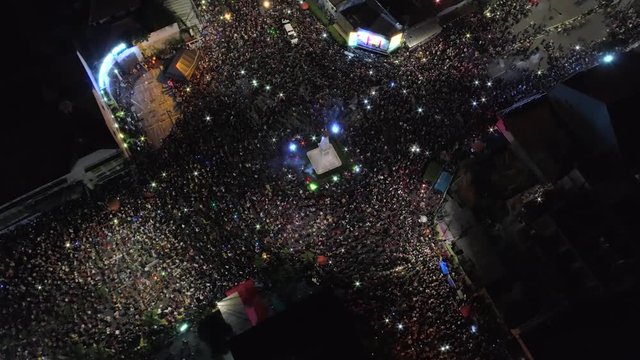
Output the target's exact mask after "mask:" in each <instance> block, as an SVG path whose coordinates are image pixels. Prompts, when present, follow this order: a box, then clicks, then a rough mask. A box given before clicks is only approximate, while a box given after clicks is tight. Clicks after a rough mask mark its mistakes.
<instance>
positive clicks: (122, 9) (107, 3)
mask: <svg viewBox="0 0 640 360" xmlns="http://www.w3.org/2000/svg"><path fill="white" fill-rule="evenodd" d="M141 3H142V1H141V0H92V1H91V11H90V13H89V23H90V24H94V23H99V22H103V21H105V20H107V19H109V18H110V17H112V16H117V15H120V14H125V13H127V12H129V11H132V10H135V9H137V8H139V7H140V4H141Z"/></svg>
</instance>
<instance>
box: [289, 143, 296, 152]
mask: <svg viewBox="0 0 640 360" xmlns="http://www.w3.org/2000/svg"><path fill="white" fill-rule="evenodd" d="M296 150H298V145H296V144H295V143H291V144H289V151H291V152H294V151H296Z"/></svg>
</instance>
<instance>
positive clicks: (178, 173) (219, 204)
mask: <svg viewBox="0 0 640 360" xmlns="http://www.w3.org/2000/svg"><path fill="white" fill-rule="evenodd" d="M297 5H298V2H297V1H293V0H291V1H287V2H286V5H285V4H281V3H275V2H274V4H273V7H272V8H270V9H268V10H260V8H259V6H258V4H257V2H256V1H253V0H237V1H228V2H224V4H223V5H220V4H218V3H217V2H216V3H214V2H212V3H208V4H207V5H206V6H205V7H203V8H202V15H203V17H204V19H203V21H204V23H205V24H206V25H205V28H204V36H203V37H202V38H201V39H200V41H197V42H195V43H193V44H191V45H190V46H193V47H197V48H198V49H199V51H201V54H202V61H201V63H200V65H199V68H198V69H197V71H196V73H195V75H194V78H193V79H192V80H191V81H190V82H188V83H184V84H181V83H176V84H175V86H174V88H173V91H174V94H175V96H176V99H177V102H178V104H179V108H180V112H181V114H182V117H181V119H180V120H179V121H178V123H177V124H176V126H175V128H174V129H173V131H172V133H171V135H170V136H169V137H168V138H167V139H166V140H165V142H164V144H163V146H162V147H161V148H160V149H159V150H157V151H156V152H153V153H149V154H141V155H140V156H141V158H143V159H144V161H141V160H140V159H138V160H136V174H137V175H136V176H135V177H133V178H131V179H127V180H126V181H120V182H116V183H113V184H110V185H108V189H107V193H108V194H109V196H108V198H109V199H116V198H117V199H118V201H117V203H118V206H115V205H114V206H112V208H108V207H107V206H105V201H96V200H95V199H93V200H91V201H87V200H77V201H74V202H70V203H67V204H65V205H64V206H63V207H62V208H59V209H56V210H55V211H53V212H52V213H49V214H42V215H41V216H40V217H38V218H37V219H36V220H33V221H32V222H30V223H28V224H25V225H24V226H21V227H19V228H16V229H15V230H13V231H12V232H11V233H7V234H3V235H2V236H1V239H0V246H2V257H1V258H0V305H1V306H0V308H1V310H0V311H1V315H2V319H3V320H2V322H1V323H0V339H1V340H0V341H1V343H0V355H2V356H0V358H7V359H33V358H37V357H38V356H42V357H46V358H48V359H51V358H56V357H57V356H61V355H67V356H69V357H74V356H77V354H79V353H82V351H83V350H82V349H96V348H99V349H102V350H103V351H106V352H107V353H108V354H110V355H109V356H112V357H120V358H131V353H132V351H133V349H134V348H136V347H137V346H138V345H139V344H140V339H141V338H144V337H145V336H146V334H147V333H148V332H149V331H150V327H151V325H150V324H154V326H156V327H158V326H159V327H165V328H166V327H169V328H174V327H175V326H176V325H177V324H179V323H180V322H181V321H183V320H184V319H188V318H189V316H190V314H191V313H192V312H193V311H194V309H199V308H202V307H203V306H205V305H210V304H211V303H212V302H213V301H216V300H219V299H221V298H222V297H223V296H224V292H225V291H226V290H228V289H229V288H231V287H233V286H234V285H236V284H238V283H239V282H241V281H243V280H245V279H247V278H254V279H256V280H258V281H259V282H263V283H265V284H267V283H268V279H267V278H266V277H265V274H263V273H262V272H261V270H260V269H261V268H260V267H258V266H256V258H261V257H262V254H263V253H264V254H265V257H266V258H267V259H268V258H269V256H274V257H275V256H278V257H284V258H289V259H292V261H294V260H293V259H296V258H298V257H301V256H303V255H304V254H308V253H311V254H313V255H314V256H316V255H322V256H326V257H327V258H328V259H329V262H328V263H327V264H326V265H324V266H317V267H314V268H313V270H310V273H309V274H305V276H306V278H307V279H311V278H313V279H314V281H317V282H318V283H320V284H321V285H324V286H335V287H340V288H345V289H348V291H347V299H348V303H349V306H350V307H351V309H353V310H354V311H356V312H358V313H361V314H362V315H363V316H364V317H365V318H366V319H367V320H368V321H369V322H370V324H371V327H372V328H373V329H375V331H377V332H379V335H378V337H379V338H380V342H386V343H388V344H389V349H388V351H389V356H390V357H393V358H398V359H425V358H438V357H442V358H456V359H498V358H506V357H507V355H506V352H505V346H504V344H503V342H502V339H501V338H500V337H499V336H495V334H493V333H490V332H488V331H485V329H486V328H489V327H490V325H489V324H490V323H492V322H495V319H491V317H487V318H486V319H485V317H484V316H480V314H479V313H480V311H479V310H478V312H477V313H475V314H472V315H471V316H470V317H465V316H463V314H461V311H460V309H461V307H462V308H463V307H465V306H467V305H469V304H473V305H474V306H476V305H477V306H476V307H477V308H478V309H481V308H482V307H481V306H480V305H478V304H476V300H475V299H477V297H474V296H472V295H473V290H470V288H468V285H465V281H464V278H463V277H462V276H461V274H459V273H458V272H457V271H456V270H455V269H453V268H452V269H451V272H452V277H451V279H447V277H445V276H444V275H443V274H442V271H441V268H440V265H439V262H440V259H441V257H442V256H443V254H445V252H444V251H443V248H442V246H441V244H440V242H439V241H438V240H437V237H436V236H435V231H434V230H433V229H432V228H431V226H432V224H433V219H434V217H435V215H436V212H437V209H438V207H439V205H440V204H441V201H442V197H441V195H438V194H436V193H435V192H434V191H433V190H432V189H430V188H429V186H426V185H424V184H422V183H421V181H420V177H421V175H422V171H423V170H424V166H425V164H426V163H427V162H429V161H430V160H434V159H438V160H440V161H443V162H445V164H446V165H445V166H446V167H447V168H452V167H454V166H455V164H456V161H457V160H459V159H461V158H464V157H465V156H468V154H469V148H470V144H471V143H472V142H474V141H475V140H476V139H477V138H479V137H481V136H483V134H485V133H486V129H487V127H489V126H491V124H492V123H493V121H494V118H495V115H494V112H495V111H496V110H498V109H501V108H504V107H505V106H508V105H510V104H512V103H513V102H515V101H517V100H520V99H522V98H524V97H527V96H530V95H532V94H535V93H537V92H540V91H542V90H544V89H546V88H547V87H548V86H549V85H551V84H553V83H555V82H556V81H557V80H558V79H562V78H563V77H565V76H567V75H568V74H571V73H573V72H575V71H576V70H579V69H581V68H584V67H586V66H590V65H592V64H593V63H594V61H597V56H598V54H599V53H600V51H601V49H600V48H599V47H598V46H599V44H585V45H584V46H583V49H582V50H581V51H574V50H573V49H566V50H562V49H560V50H559V49H558V48H556V47H554V46H553V45H551V44H547V45H546V47H545V54H546V56H547V57H548V59H547V62H548V64H549V67H548V68H546V69H545V70H544V72H542V73H541V72H536V71H531V70H528V69H525V70H522V69H516V68H514V69H512V70H513V71H517V72H519V77H518V80H516V81H510V82H507V81H503V80H500V79H492V78H490V77H489V76H488V75H487V64H489V63H490V62H492V61H493V60H495V59H496V58H498V57H507V56H512V57H521V58H523V59H524V58H527V57H529V56H530V55H531V54H532V51H535V50H531V49H530V47H529V45H530V42H531V41H532V40H531V39H532V38H534V37H535V36H537V34H538V31H540V29H536V28H535V27H532V28H531V29H530V30H528V31H525V32H523V33H521V34H518V35H516V34H511V33H510V31H509V29H510V27H511V26H512V25H513V24H514V23H516V22H518V21H519V20H520V19H521V18H523V17H524V16H526V14H527V11H528V7H527V2H526V1H522V2H521V3H520V2H517V1H506V0H505V1H497V2H495V3H494V5H493V7H492V11H493V12H494V14H493V15H492V16H491V17H488V16H486V15H485V14H482V13H479V14H471V15H466V16H465V17H463V18H460V19H458V20H456V21H453V22H452V23H450V24H448V25H447V26H446V27H445V28H444V30H443V31H442V33H441V34H440V35H438V36H437V37H436V38H434V39H433V40H431V41H430V42H428V43H427V44H425V45H422V46H421V47H420V48H419V49H414V50H411V51H408V50H401V51H399V52H398V53H397V54H394V55H393V56H390V57H381V56H376V55H372V54H369V53H364V52H360V51H357V50H349V51H348V52H345V49H344V48H341V47H339V46H338V45H337V44H336V43H335V42H334V41H333V40H332V39H331V38H330V36H327V33H326V30H325V28H324V27H322V26H321V24H319V23H318V21H317V20H316V19H315V18H313V17H312V16H311V14H309V13H308V12H303V11H300V10H299V8H298V6H297ZM225 14H227V16H225ZM282 19H289V20H291V21H292V23H293V25H294V27H295V29H296V31H297V32H298V37H299V38H300V43H299V44H298V45H292V44H291V43H290V42H289V41H288V40H287V38H286V34H285V33H284V31H283V29H282V23H281V20H282ZM630 19H632V21H635V23H636V24H637V23H638V17H637V15H636V14H635V13H634V12H633V11H630V12H628V13H627V12H625V13H615V12H611V17H610V20H611V21H612V24H610V28H612V29H615V32H616V33H615V34H614V35H615V37H617V39H620V38H622V39H629V40H631V39H630V38H631V37H632V36H637V35H635V34H637V32H633V31H630V30H628V29H633V28H634V27H633V26H631V25H629V24H628V22H629V21H630ZM618 22H622V23H624V24H625V25H624V26H623V27H617V26H614V25H615V24H617V23H618ZM543 46H545V45H543ZM113 81H117V80H115V79H114V80H113ZM334 123H336V124H339V129H338V131H336V134H332V137H331V140H332V142H336V144H337V143H340V144H341V146H344V147H345V153H346V154H347V156H348V157H349V158H350V160H351V161H352V162H353V166H350V167H349V168H348V169H346V170H345V171H344V172H343V173H341V174H340V175H339V176H336V177H335V178H334V179H331V180H330V181H327V182H321V183H320V188H319V189H318V190H316V191H309V190H308V188H307V186H306V181H307V178H308V177H309V174H308V172H306V170H307V168H306V167H305V166H306V165H305V162H304V158H305V154H304V152H303V150H302V149H308V148H310V147H313V144H314V143H315V142H318V141H319V140H320V136H321V134H322V133H323V131H324V130H326V129H327V128H328V127H329V126H330V124H334ZM292 143H295V144H296V145H297V148H296V149H293V147H291V148H290V145H291V144H292ZM113 203H116V202H115V201H114V202H113ZM424 219H426V222H425V221H424ZM421 220H422V221H421ZM448 280H449V281H448ZM454 284H455V287H454V286H452V285H454ZM458 290H462V293H463V294H465V295H466V296H465V295H463V296H462V297H460V296H458V294H457V291H458ZM154 319H157V320H158V322H157V324H156V323H154ZM485 324H486V326H485Z"/></svg>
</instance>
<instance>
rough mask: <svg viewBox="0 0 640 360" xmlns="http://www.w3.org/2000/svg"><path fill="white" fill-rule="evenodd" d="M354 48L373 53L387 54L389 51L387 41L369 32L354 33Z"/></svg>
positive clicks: (361, 30) (360, 30)
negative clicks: (368, 50) (382, 52)
mask: <svg viewBox="0 0 640 360" xmlns="http://www.w3.org/2000/svg"><path fill="white" fill-rule="evenodd" d="M356 46H358V47H362V48H366V49H371V50H374V51H384V52H387V50H388V49H389V40H387V38H385V37H384V36H382V35H378V34H376V33H373V32H371V31H367V30H364V29H358V31H357V32H356Z"/></svg>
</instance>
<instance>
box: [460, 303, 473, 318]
mask: <svg viewBox="0 0 640 360" xmlns="http://www.w3.org/2000/svg"><path fill="white" fill-rule="evenodd" d="M460 314H462V317H464V318H468V317H469V315H471V305H469V304H464V305H462V306H461V307H460Z"/></svg>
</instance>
